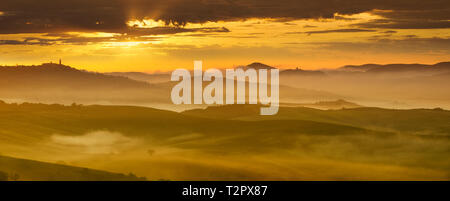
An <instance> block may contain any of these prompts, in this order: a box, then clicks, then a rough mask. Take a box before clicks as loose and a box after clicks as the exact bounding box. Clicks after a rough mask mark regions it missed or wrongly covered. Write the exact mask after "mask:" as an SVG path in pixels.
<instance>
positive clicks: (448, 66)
mask: <svg viewBox="0 0 450 201" xmlns="http://www.w3.org/2000/svg"><path fill="white" fill-rule="evenodd" d="M339 70H344V71H355V72H368V73H399V72H430V71H433V72H436V73H442V72H450V62H441V63H437V64H434V65H427V64H386V65H379V64H364V65H359V66H354V65H347V66H344V67H341V68H339Z"/></svg>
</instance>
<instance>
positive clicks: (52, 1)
mask: <svg viewBox="0 0 450 201" xmlns="http://www.w3.org/2000/svg"><path fill="white" fill-rule="evenodd" d="M449 5H450V2H449V1H448V0H427V1H424V0H397V1H389V0H314V1H312V0H276V1H275V0H207V1H206V0H64V1H62V0H2V1H1V3H0V11H1V12H3V13H4V14H3V15H1V16H0V34H1V33H60V32H66V31H105V32H115V33H124V32H126V31H127V29H128V27H127V24H126V22H127V21H128V20H130V19H144V18H151V19H155V20H163V21H165V22H166V23H167V24H174V25H185V24H186V23H187V22H194V23H203V22H207V21H219V20H224V21H232V20H242V19H248V18H254V17H256V18H271V19H275V20H281V21H289V20H293V19H318V18H330V19H332V18H334V17H335V15H334V14H335V13H340V14H356V13H361V12H367V11H372V10H374V9H381V10H393V11H394V12H391V13H382V12H376V13H375V14H378V15H382V16H384V17H386V18H387V19H384V20H382V21H380V20H377V21H373V22H371V23H367V24H359V25H358V26H361V27H366V28H371V27H382V28H412V27H415V28H438V27H449V23H450V22H448V19H449V18H450V17H449V15H448V14H447V13H449ZM414 19H420V20H419V21H417V23H414Z"/></svg>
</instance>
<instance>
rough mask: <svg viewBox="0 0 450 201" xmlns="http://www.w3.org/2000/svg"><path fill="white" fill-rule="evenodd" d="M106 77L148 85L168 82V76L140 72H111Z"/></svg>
mask: <svg viewBox="0 0 450 201" xmlns="http://www.w3.org/2000/svg"><path fill="white" fill-rule="evenodd" d="M105 74H106V75H112V76H121V77H127V78H130V79H133V80H137V81H142V82H148V83H164V82H168V81H170V74H164V73H160V74H156V73H155V74H149V73H141V72H111V73H105Z"/></svg>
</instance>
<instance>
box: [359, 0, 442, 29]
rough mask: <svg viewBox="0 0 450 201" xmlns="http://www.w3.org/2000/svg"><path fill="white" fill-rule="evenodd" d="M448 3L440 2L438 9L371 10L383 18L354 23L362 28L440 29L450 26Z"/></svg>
mask: <svg viewBox="0 0 450 201" xmlns="http://www.w3.org/2000/svg"><path fill="white" fill-rule="evenodd" d="M449 4H450V3H448V2H447V3H444V2H443V3H442V8H439V9H431V10H426V9H423V10H422V9H418V10H399V11H393V12H386V11H372V13H373V14H375V15H379V16H382V17H384V19H377V20H372V21H370V22H365V23H359V24H356V25H357V26H359V27H363V28H388V29H440V28H450V21H449V20H450V15H449V14H448V13H450V6H449Z"/></svg>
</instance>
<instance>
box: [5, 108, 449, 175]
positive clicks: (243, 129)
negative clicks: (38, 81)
mask: <svg viewBox="0 0 450 201" xmlns="http://www.w3.org/2000/svg"><path fill="white" fill-rule="evenodd" d="M259 107H260V106H259V105H229V106H218V107H209V108H208V109H206V110H191V111H186V112H183V113H176V112H170V111H164V110H157V109H152V108H144V107H133V106H100V105H92V106H81V105H72V106H63V105H46V104H29V103H28V104H5V103H2V104H0V127H1V128H2V129H1V130H0V152H1V153H3V154H6V155H8V154H9V155H11V154H12V155H14V156H17V157H20V158H28V159H33V160H40V161H64V162H65V163H66V164H71V165H72V164H73V165H76V166H82V167H88V168H93V169H100V170H107V171H110V172H133V173H136V174H137V175H142V176H145V177H147V178H148V179H150V180H159V179H169V180H199V179H201V180H203V179H205V180H255V179H256V180H274V179H276V180H329V179H332V180H339V179H345V180H349V179H350V180H353V179H355V180H360V179H381V180H410V179H412V180H417V179H425V180H447V179H448V175H449V174H448V172H449V170H450V165H449V161H448V158H449V157H448V156H449V152H448V146H449V144H450V141H449V138H448V136H449V130H450V129H449V127H448V122H449V120H450V114H449V113H450V112H449V111H445V110H438V109H436V110H427V109H418V110H389V109H381V108H354V109H344V110H317V109H312V108H304V107H282V108H280V112H279V113H278V115H275V116H271V117H263V116H259V115H258V114H259ZM330 167H333V169H329V170H327V171H323V169H327V168H330ZM320 170H322V171H320Z"/></svg>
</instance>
